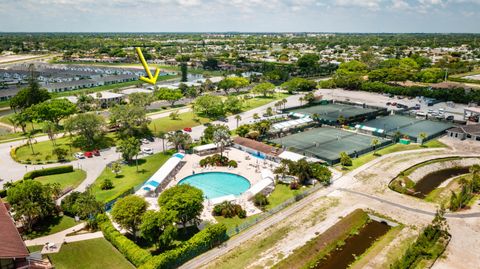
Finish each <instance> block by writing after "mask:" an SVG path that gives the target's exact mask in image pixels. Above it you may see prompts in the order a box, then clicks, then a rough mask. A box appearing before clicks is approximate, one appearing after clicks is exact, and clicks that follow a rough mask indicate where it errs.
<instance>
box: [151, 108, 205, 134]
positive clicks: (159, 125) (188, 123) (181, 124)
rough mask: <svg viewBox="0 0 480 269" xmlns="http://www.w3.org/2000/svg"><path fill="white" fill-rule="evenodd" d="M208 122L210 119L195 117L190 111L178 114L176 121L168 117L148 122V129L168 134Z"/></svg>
mask: <svg viewBox="0 0 480 269" xmlns="http://www.w3.org/2000/svg"><path fill="white" fill-rule="evenodd" d="M210 121H211V120H210V119H208V118H203V117H199V116H196V114H195V113H193V112H192V111H190V112H185V113H181V114H179V117H178V119H176V120H172V119H170V117H164V118H159V119H154V120H152V122H150V124H149V125H148V127H149V128H150V130H152V131H153V132H154V133H157V132H159V131H164V132H170V131H176V130H182V129H183V128H186V127H195V126H198V125H201V124H204V123H207V122H210Z"/></svg>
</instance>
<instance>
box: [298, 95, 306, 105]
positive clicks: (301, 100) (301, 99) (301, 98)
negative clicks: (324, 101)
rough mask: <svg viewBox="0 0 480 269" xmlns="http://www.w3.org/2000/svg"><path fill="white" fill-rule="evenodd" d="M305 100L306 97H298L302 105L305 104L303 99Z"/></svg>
mask: <svg viewBox="0 0 480 269" xmlns="http://www.w3.org/2000/svg"><path fill="white" fill-rule="evenodd" d="M304 100H305V98H303V96H301V97H300V98H298V101H300V105H303V101H304Z"/></svg>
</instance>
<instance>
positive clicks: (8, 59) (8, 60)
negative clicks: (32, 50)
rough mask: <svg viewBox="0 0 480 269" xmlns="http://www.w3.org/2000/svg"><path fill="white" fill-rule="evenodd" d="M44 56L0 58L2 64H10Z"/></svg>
mask: <svg viewBox="0 0 480 269" xmlns="http://www.w3.org/2000/svg"><path fill="white" fill-rule="evenodd" d="M42 56H43V55H30V54H28V55H1V56H0V64H3V63H9V62H16V61H24V60H29V59H34V58H38V57H42Z"/></svg>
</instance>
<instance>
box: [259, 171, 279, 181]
mask: <svg viewBox="0 0 480 269" xmlns="http://www.w3.org/2000/svg"><path fill="white" fill-rule="evenodd" d="M260 172H261V174H262V179H267V178H269V179H270V180H272V181H273V179H274V178H275V176H274V175H273V172H272V171H271V170H270V169H262V171H260Z"/></svg>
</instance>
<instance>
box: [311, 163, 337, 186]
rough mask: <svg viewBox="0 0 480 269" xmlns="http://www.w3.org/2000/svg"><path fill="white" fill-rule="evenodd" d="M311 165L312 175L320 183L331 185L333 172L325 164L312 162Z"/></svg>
mask: <svg viewBox="0 0 480 269" xmlns="http://www.w3.org/2000/svg"><path fill="white" fill-rule="evenodd" d="M310 167H311V169H312V175H313V177H314V178H316V179H317V180H318V181H319V182H320V183H322V184H324V185H329V184H330V180H331V178H332V172H331V171H330V170H329V169H328V167H326V166H325V165H321V164H319V163H311V164H310Z"/></svg>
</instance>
